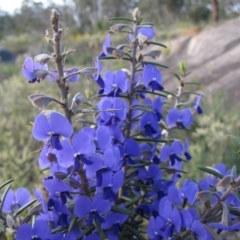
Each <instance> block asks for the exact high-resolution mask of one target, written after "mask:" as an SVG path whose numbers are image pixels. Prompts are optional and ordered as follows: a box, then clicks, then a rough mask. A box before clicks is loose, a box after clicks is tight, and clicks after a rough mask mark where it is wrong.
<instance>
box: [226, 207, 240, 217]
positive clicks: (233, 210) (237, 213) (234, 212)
mask: <svg viewBox="0 0 240 240" xmlns="http://www.w3.org/2000/svg"><path fill="white" fill-rule="evenodd" d="M228 209H229V212H230V213H231V214H234V215H235V216H238V217H240V211H239V209H234V208H233V207H229V208H228Z"/></svg>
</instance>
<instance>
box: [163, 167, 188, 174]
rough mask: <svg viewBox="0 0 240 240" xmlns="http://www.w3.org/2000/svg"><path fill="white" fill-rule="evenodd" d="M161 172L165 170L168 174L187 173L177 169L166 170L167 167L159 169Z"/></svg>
mask: <svg viewBox="0 0 240 240" xmlns="http://www.w3.org/2000/svg"><path fill="white" fill-rule="evenodd" d="M161 170H165V171H166V172H169V173H175V172H181V173H187V172H185V171H182V170H178V169H174V168H167V167H161Z"/></svg>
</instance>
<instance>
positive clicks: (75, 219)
mask: <svg viewBox="0 0 240 240" xmlns="http://www.w3.org/2000/svg"><path fill="white" fill-rule="evenodd" d="M76 222H77V216H76V215H73V217H72V219H71V222H70V224H69V228H68V232H71V231H72V229H73V228H74V226H75V224H76Z"/></svg>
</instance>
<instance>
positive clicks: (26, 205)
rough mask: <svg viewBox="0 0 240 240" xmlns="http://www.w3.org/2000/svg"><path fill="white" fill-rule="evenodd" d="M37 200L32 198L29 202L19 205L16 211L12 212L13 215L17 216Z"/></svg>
mask: <svg viewBox="0 0 240 240" xmlns="http://www.w3.org/2000/svg"><path fill="white" fill-rule="evenodd" d="M36 201H37V199H34V200H32V201H31V202H28V203H26V204H25V205H23V206H22V207H20V208H19V209H18V210H17V211H16V212H14V214H13V217H16V216H18V215H19V214H21V213H22V212H23V211H24V210H26V209H27V208H28V207H30V206H32V205H33V204H34V203H35V202H36Z"/></svg>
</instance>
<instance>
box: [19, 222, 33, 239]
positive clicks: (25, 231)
mask: <svg viewBox="0 0 240 240" xmlns="http://www.w3.org/2000/svg"><path fill="white" fill-rule="evenodd" d="M32 236H33V231H32V227H31V226H30V225H29V224H28V223H24V224H23V225H21V226H20V227H19V228H18V229H17V232H16V240H31V239H32Z"/></svg>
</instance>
